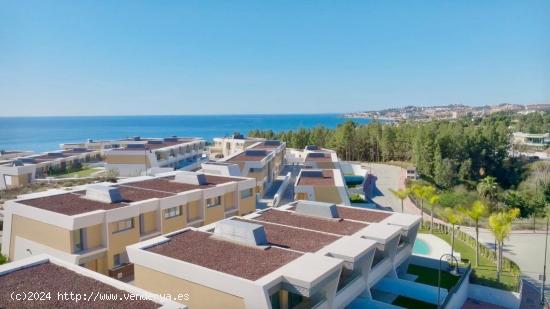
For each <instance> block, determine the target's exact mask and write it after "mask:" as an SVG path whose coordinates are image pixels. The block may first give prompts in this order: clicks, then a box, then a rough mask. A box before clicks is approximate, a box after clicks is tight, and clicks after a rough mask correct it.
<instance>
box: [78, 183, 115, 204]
mask: <svg viewBox="0 0 550 309" xmlns="http://www.w3.org/2000/svg"><path fill="white" fill-rule="evenodd" d="M85 198H86V199H89V200H92V201H97V202H102V203H108V204H112V203H118V202H121V201H122V196H121V195H120V190H119V188H117V187H109V186H105V185H89V186H88V188H87V189H86V196H85Z"/></svg>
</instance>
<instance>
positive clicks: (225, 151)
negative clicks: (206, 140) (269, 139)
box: [208, 134, 265, 160]
mask: <svg viewBox="0 0 550 309" xmlns="http://www.w3.org/2000/svg"><path fill="white" fill-rule="evenodd" d="M264 140H265V139H263V138H254V137H245V136H243V135H242V134H233V135H232V136H229V137H216V138H214V143H213V144H212V146H210V147H209V148H208V153H209V157H210V159H211V160H219V159H223V158H225V157H230V156H232V155H234V154H236V153H240V152H242V151H244V150H245V149H246V148H248V147H249V146H252V145H253V144H255V143H258V142H261V141H264Z"/></svg>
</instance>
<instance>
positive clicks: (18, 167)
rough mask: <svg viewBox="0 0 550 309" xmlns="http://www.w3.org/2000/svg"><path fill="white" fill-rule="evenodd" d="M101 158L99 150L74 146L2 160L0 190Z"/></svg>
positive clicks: (22, 184)
mask: <svg viewBox="0 0 550 309" xmlns="http://www.w3.org/2000/svg"><path fill="white" fill-rule="evenodd" d="M99 160H101V153H100V152H99V151H96V150H88V149H84V148H73V149H67V150H61V151H55V152H47V153H42V154H34V155H29V156H23V157H16V158H12V159H9V160H4V161H0V190H5V189H10V188H16V187H20V186H24V185H27V184H29V183H31V182H32V181H34V180H35V179H36V178H45V177H46V176H48V175H50V174H51V173H55V171H57V170H64V169H65V168H67V167H68V166H71V165H76V164H82V163H87V162H95V161H99Z"/></svg>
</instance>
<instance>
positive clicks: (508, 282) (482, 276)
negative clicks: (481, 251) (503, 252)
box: [434, 230, 520, 291]
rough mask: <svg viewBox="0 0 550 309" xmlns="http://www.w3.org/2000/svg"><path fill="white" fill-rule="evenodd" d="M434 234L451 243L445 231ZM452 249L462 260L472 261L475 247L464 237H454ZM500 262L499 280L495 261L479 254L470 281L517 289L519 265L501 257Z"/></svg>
mask: <svg viewBox="0 0 550 309" xmlns="http://www.w3.org/2000/svg"><path fill="white" fill-rule="evenodd" d="M434 235H436V236H438V237H439V238H441V239H443V240H444V241H446V242H447V243H449V244H450V243H451V236H450V235H449V234H447V233H444V232H441V231H438V230H436V231H434ZM454 250H455V251H456V252H459V253H460V257H461V259H462V261H472V260H474V259H475V256H476V252H475V249H474V248H473V247H472V245H470V244H469V243H467V242H466V241H464V237H459V238H457V239H455V244H454ZM502 264H503V269H502V272H501V274H500V281H499V280H498V279H497V274H496V270H497V267H496V263H495V262H494V261H493V259H491V258H488V257H487V256H485V255H481V256H480V258H479V266H476V265H472V275H471V277H470V282H472V283H475V284H480V285H485V286H490V287H494V288H498V289H503V290H507V291H517V290H518V287H519V274H520V270H519V267H518V266H517V265H516V264H514V263H513V262H511V261H509V260H507V259H503V260H502Z"/></svg>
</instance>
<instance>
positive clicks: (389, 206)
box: [363, 163, 402, 212]
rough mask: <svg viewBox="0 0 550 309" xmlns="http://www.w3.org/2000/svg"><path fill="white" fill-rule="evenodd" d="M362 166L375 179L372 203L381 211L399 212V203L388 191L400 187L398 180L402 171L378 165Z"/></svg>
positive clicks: (390, 166)
mask: <svg viewBox="0 0 550 309" xmlns="http://www.w3.org/2000/svg"><path fill="white" fill-rule="evenodd" d="M363 165H364V166H366V167H367V168H368V169H369V170H370V171H371V173H372V174H374V176H375V177H376V179H375V187H374V190H373V196H372V198H371V199H372V201H373V202H374V203H375V204H377V205H378V206H379V207H381V208H383V209H386V210H393V211H397V212H401V201H400V200H399V199H398V198H397V197H395V196H394V195H393V193H391V191H390V189H397V188H399V187H400V184H399V179H400V176H401V173H402V169H401V168H400V167H397V166H393V165H387V164H378V163H364V164H363Z"/></svg>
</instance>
